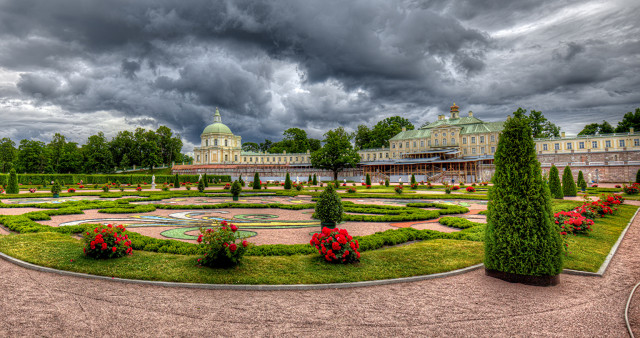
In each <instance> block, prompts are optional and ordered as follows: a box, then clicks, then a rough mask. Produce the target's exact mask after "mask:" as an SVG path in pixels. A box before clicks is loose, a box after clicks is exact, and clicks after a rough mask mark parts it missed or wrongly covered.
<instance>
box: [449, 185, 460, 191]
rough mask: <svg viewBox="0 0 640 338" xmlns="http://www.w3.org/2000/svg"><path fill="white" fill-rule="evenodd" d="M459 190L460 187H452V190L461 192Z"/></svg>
mask: <svg viewBox="0 0 640 338" xmlns="http://www.w3.org/2000/svg"><path fill="white" fill-rule="evenodd" d="M459 189H460V186H458V185H454V186H453V187H451V190H459Z"/></svg>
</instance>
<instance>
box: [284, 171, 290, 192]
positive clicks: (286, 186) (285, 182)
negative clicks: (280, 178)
mask: <svg viewBox="0 0 640 338" xmlns="http://www.w3.org/2000/svg"><path fill="white" fill-rule="evenodd" d="M284 188H285V189H286V190H290V189H291V177H290V176H289V173H287V176H286V177H285V178H284Z"/></svg>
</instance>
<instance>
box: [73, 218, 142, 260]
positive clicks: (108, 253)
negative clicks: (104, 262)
mask: <svg viewBox="0 0 640 338" xmlns="http://www.w3.org/2000/svg"><path fill="white" fill-rule="evenodd" d="M126 231H127V229H125V227H124V226H123V225H117V226H113V225H111V224H107V225H99V226H97V227H95V228H94V229H93V232H91V231H87V232H86V233H85V234H84V238H83V241H84V249H83V251H84V254H85V255H86V256H89V257H93V258H101V259H102V258H117V257H122V256H125V255H131V254H133V249H132V248H131V241H130V240H129V235H125V234H124V233H125V232H126Z"/></svg>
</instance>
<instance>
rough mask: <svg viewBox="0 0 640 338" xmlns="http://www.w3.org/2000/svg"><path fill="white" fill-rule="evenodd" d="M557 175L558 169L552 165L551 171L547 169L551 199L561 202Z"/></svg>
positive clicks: (560, 186)
mask: <svg viewBox="0 0 640 338" xmlns="http://www.w3.org/2000/svg"><path fill="white" fill-rule="evenodd" d="M559 175H560V172H558V168H556V166H555V165H552V166H551V169H549V190H550V191H551V197H553V198H555V199H560V200H561V199H563V198H564V192H563V191H562V185H561V184H560V176H559ZM494 184H495V183H494Z"/></svg>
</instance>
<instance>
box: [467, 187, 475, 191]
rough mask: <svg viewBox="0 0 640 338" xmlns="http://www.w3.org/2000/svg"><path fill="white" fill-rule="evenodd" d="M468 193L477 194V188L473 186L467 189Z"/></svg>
mask: <svg viewBox="0 0 640 338" xmlns="http://www.w3.org/2000/svg"><path fill="white" fill-rule="evenodd" d="M467 192H476V188H474V187H473V186H471V187H467Z"/></svg>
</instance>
